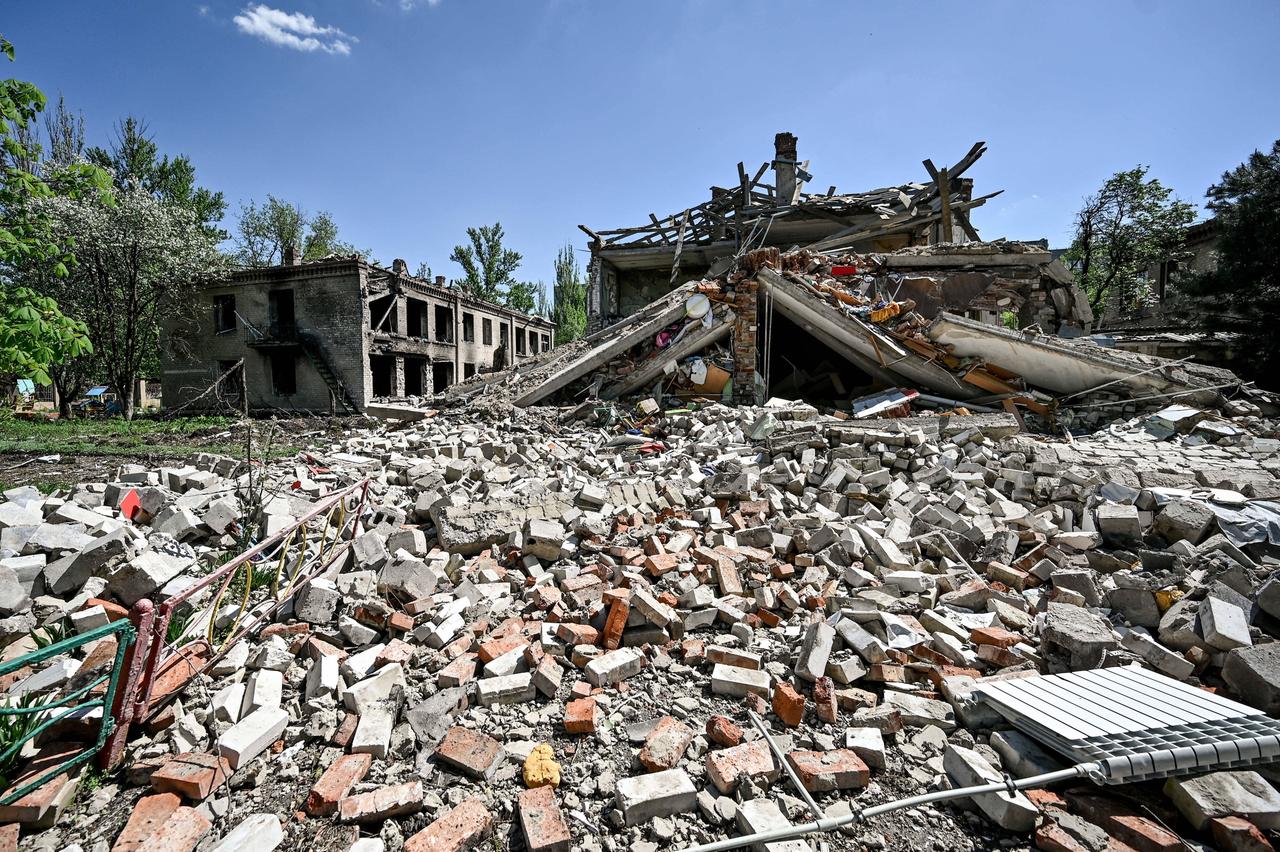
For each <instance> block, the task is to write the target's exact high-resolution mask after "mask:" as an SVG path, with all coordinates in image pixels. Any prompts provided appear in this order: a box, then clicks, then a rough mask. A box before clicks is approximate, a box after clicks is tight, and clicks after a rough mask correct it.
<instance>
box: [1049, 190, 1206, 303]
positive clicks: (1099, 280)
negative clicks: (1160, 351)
mask: <svg viewBox="0 0 1280 852" xmlns="http://www.w3.org/2000/svg"><path fill="white" fill-rule="evenodd" d="M1172 195H1173V193H1172V190H1170V189H1168V188H1167V187H1165V186H1164V185H1163V184H1161V183H1160V181H1158V180H1156V179H1155V178H1150V179H1148V178H1147V167H1146V166H1136V167H1134V168H1132V169H1130V170H1129V171H1125V172H1116V174H1114V175H1112V176H1111V177H1110V178H1109V179H1108V180H1107V182H1106V183H1105V184H1103V186H1102V189H1100V190H1099V191H1098V193H1097V194H1096V195H1091V196H1089V197H1088V198H1086V199H1085V200H1084V204H1083V206H1082V207H1081V208H1080V211H1079V212H1078V213H1076V222H1075V239H1074V240H1073V241H1072V243H1071V247H1070V248H1069V249H1068V250H1067V252H1066V255H1065V256H1064V258H1063V260H1064V261H1065V262H1067V263H1068V264H1070V265H1071V266H1072V267H1074V268H1075V270H1076V276H1077V280H1078V282H1079V284H1080V286H1081V287H1082V288H1083V289H1084V291H1085V293H1086V294H1087V296H1088V298H1089V305H1090V307H1092V308H1093V311H1094V313H1095V314H1097V315H1098V316H1099V317H1102V316H1104V315H1105V314H1106V313H1107V310H1108V309H1109V308H1110V309H1111V310H1112V311H1115V312H1118V313H1119V314H1121V315H1130V314H1132V313H1134V312H1136V311H1137V310H1139V309H1141V307H1142V306H1143V305H1145V304H1148V303H1149V302H1150V300H1151V298H1152V291H1151V286H1150V282H1149V280H1148V276H1147V270H1148V269H1149V268H1150V266H1151V265H1152V264H1154V263H1158V262H1160V261H1162V260H1177V259H1178V258H1179V256H1180V255H1182V254H1183V253H1184V252H1183V238H1184V236H1185V234H1186V229H1187V226H1188V225H1190V224H1191V222H1192V221H1194V220H1195V217H1196V214H1195V208H1194V207H1193V206H1192V205H1190V204H1188V203H1186V202H1185V201H1179V200H1178V199H1176V198H1173V197H1172Z"/></svg>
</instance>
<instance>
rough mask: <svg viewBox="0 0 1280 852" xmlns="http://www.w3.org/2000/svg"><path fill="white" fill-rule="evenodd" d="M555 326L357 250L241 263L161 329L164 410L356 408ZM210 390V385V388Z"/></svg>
mask: <svg viewBox="0 0 1280 852" xmlns="http://www.w3.org/2000/svg"><path fill="white" fill-rule="evenodd" d="M554 342H555V326H554V324H553V323H551V322H550V321H549V320H547V319H545V318H543V317H538V316H527V315H525V314H523V313H520V312H519V311H515V310H512V309H511V308H508V307H504V306H502V305H496V304H493V303H491V302H486V301H483V300H480V299H476V298H474V297H472V296H470V295H468V294H467V293H465V292H463V291H461V290H459V289H455V288H451V287H447V286H445V283H444V277H443V276H437V277H436V279H435V281H434V282H428V281H424V280H422V279H420V278H416V277H414V276H411V275H410V274H409V272H408V267H407V266H406V265H405V262H404V261H402V260H397V261H395V262H394V263H393V264H392V267H391V268H390V269H386V268H384V267H381V266H378V265H377V264H374V263H371V262H369V261H367V260H365V259H364V258H362V257H359V256H357V255H351V256H345V257H340V256H334V257H327V258H324V259H322V260H317V261H308V262H303V261H302V260H301V259H300V257H299V256H298V255H297V253H296V252H294V251H293V250H292V249H286V251H285V257H284V262H283V263H282V264H281V265H279V266H272V267H266V268H261V269H243V270H239V271H237V272H233V273H232V274H231V275H229V276H228V277H226V278H225V279H222V280H218V281H214V282H211V283H209V284H207V285H205V286H203V287H202V288H201V289H200V290H199V292H198V293H197V294H196V297H195V303H194V305H191V306H185V305H184V306H175V310H174V311H173V312H172V313H171V315H170V318H169V320H168V321H167V322H166V324H165V327H164V329H163V345H162V349H161V352H162V355H161V357H162V374H163V389H164V400H165V405H166V407H168V408H171V409H176V408H186V409H188V410H200V409H213V408H218V407H230V408H232V409H234V410H236V411H240V410H242V409H247V410H249V411H253V412H279V411H291V412H313V413H341V414H351V413H356V412H364V411H367V410H368V409H369V407H370V406H371V405H372V404H373V403H374V402H375V400H379V399H403V398H408V397H429V396H431V395H432V394H433V393H439V392H441V391H443V390H444V389H445V388H447V387H449V386H450V385H452V384H453V383H455V382H457V381H461V380H464V379H467V378H470V377H471V376H474V375H476V374H478V373H481V372H488V371H491V370H495V369H501V368H503V367H507V366H511V365H513V364H518V363H520V362H521V361H523V360H525V359H527V358H531V357H533V356H535V355H538V354H540V353H542V352H545V351H547V350H550V349H551V348H552V347H553V346H554ZM210 388H214V389H215V390H216V392H215V393H210V392H209V390H210Z"/></svg>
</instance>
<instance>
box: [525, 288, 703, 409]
mask: <svg viewBox="0 0 1280 852" xmlns="http://www.w3.org/2000/svg"><path fill="white" fill-rule="evenodd" d="M692 290H693V288H692V287H690V286H688V285H686V286H684V287H678V288H676V289H675V290H673V291H672V292H671V293H669V294H667V295H666V296H664V297H663V300H662V301H666V302H668V304H667V305H666V307H665V308H663V309H661V310H656V309H655V308H646V309H645V311H650V310H653V311H654V312H653V313H651V315H650V316H649V318H648V319H645V320H643V321H641V322H638V323H636V324H635V325H633V326H632V327H631V328H629V329H627V330H625V331H623V330H619V332H618V334H616V335H615V336H611V337H608V338H607V339H604V340H601V341H600V342H599V343H597V344H596V345H595V346H593V347H592V348H591V349H589V350H587V351H586V352H584V353H583V354H582V355H580V356H579V357H578V358H576V359H574V361H573V362H572V363H570V364H568V365H566V366H565V367H563V368H562V369H560V370H559V371H557V372H556V373H555V374H553V375H552V376H551V377H550V378H548V379H547V380H546V381H545V382H543V383H542V384H540V385H538V386H537V387H536V388H534V389H533V390H531V391H529V392H528V393H526V394H524V395H523V396H521V397H520V398H519V399H517V400H516V403H515V404H516V405H518V406H521V407H523V406H526V405H534V404H536V403H537V402H538V401H539V400H542V399H544V398H546V397H547V396H550V395H551V394H553V393H555V392H556V391H558V390H560V389H561V388H562V387H564V386H565V385H567V384H569V383H570V382H572V381H574V380H575V379H578V378H581V377H582V376H585V375H586V374H587V373H590V372H592V371H593V370H598V369H599V368H600V367H602V366H604V365H605V364H607V363H608V362H609V361H611V360H612V359H613V358H615V357H617V356H618V355H620V354H622V353H623V352H626V351H627V350H628V349H630V348H631V347H632V346H635V345H636V344H637V343H639V342H640V341H641V340H643V339H644V338H645V337H647V336H650V335H654V334H657V333H658V332H659V331H660V330H662V329H663V328H665V327H667V326H668V325H670V324H671V323H673V322H675V320H677V319H678V318H680V317H682V316H684V300H685V297H686V296H687V295H688V293H690V292H692ZM676 296H679V298H675V297H676ZM660 303H661V302H660ZM642 313H644V311H642Z"/></svg>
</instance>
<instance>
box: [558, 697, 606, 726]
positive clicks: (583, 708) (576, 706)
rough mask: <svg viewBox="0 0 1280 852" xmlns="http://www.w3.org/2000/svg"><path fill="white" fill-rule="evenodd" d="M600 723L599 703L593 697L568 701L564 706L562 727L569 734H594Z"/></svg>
mask: <svg viewBox="0 0 1280 852" xmlns="http://www.w3.org/2000/svg"><path fill="white" fill-rule="evenodd" d="M599 724H600V705H598V704H596V700H595V699H594V698H579V699H577V700H576V701H570V702H569V703H568V704H566V705H565V708H564V729H565V730H566V731H568V732H569V733H571V734H594V733H595V731H596V727H597V726H598V725H599Z"/></svg>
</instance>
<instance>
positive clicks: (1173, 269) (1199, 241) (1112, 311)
mask: <svg viewBox="0 0 1280 852" xmlns="http://www.w3.org/2000/svg"><path fill="white" fill-rule="evenodd" d="M1219 237H1220V234H1219V228H1218V221H1217V220H1216V219H1207V220H1205V221H1203V222H1197V223H1196V224H1194V225H1192V226H1191V227H1189V228H1187V234H1186V238H1185V240H1184V242H1183V251H1182V252H1180V254H1181V255H1183V257H1182V258H1181V259H1179V260H1172V259H1168V260H1162V261H1159V262H1157V263H1153V264H1151V266H1150V267H1148V269H1147V280H1148V281H1149V282H1150V285H1151V293H1152V300H1151V302H1150V303H1149V304H1147V305H1145V306H1143V308H1142V309H1141V310H1139V311H1137V312H1136V313H1135V312H1133V311H1122V310H1120V309H1119V307H1118V306H1116V305H1108V306H1107V310H1106V313H1105V316H1104V318H1103V322H1102V325H1101V328H1100V332H1101V333H1103V334H1105V335H1107V336H1108V337H1110V338H1112V339H1113V340H1114V341H1115V346H1116V348H1118V349H1126V350H1128V351H1130V352H1140V353H1142V354H1144V355H1159V356H1161V357H1163V358H1175V359H1176V358H1188V357H1190V358H1194V359H1195V360H1197V361H1202V362H1204V363H1206V364H1214V365H1219V366H1229V365H1230V364H1231V363H1232V361H1233V357H1234V353H1233V351H1232V339H1231V336H1230V335H1222V334H1217V335H1210V334H1206V333H1205V332H1202V331H1200V330H1198V329H1196V328H1194V327H1193V326H1192V325H1191V323H1190V322H1189V321H1188V320H1187V319H1186V318H1184V317H1179V316H1177V315H1176V314H1175V312H1174V311H1173V310H1172V308H1173V306H1174V305H1175V304H1176V303H1177V301H1178V297H1179V292H1178V285H1179V281H1180V280H1185V279H1186V277H1188V276H1191V275H1199V274H1203V273H1205V272H1212V271H1213V270H1214V269H1216V268H1217V265H1218V240H1219Z"/></svg>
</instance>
